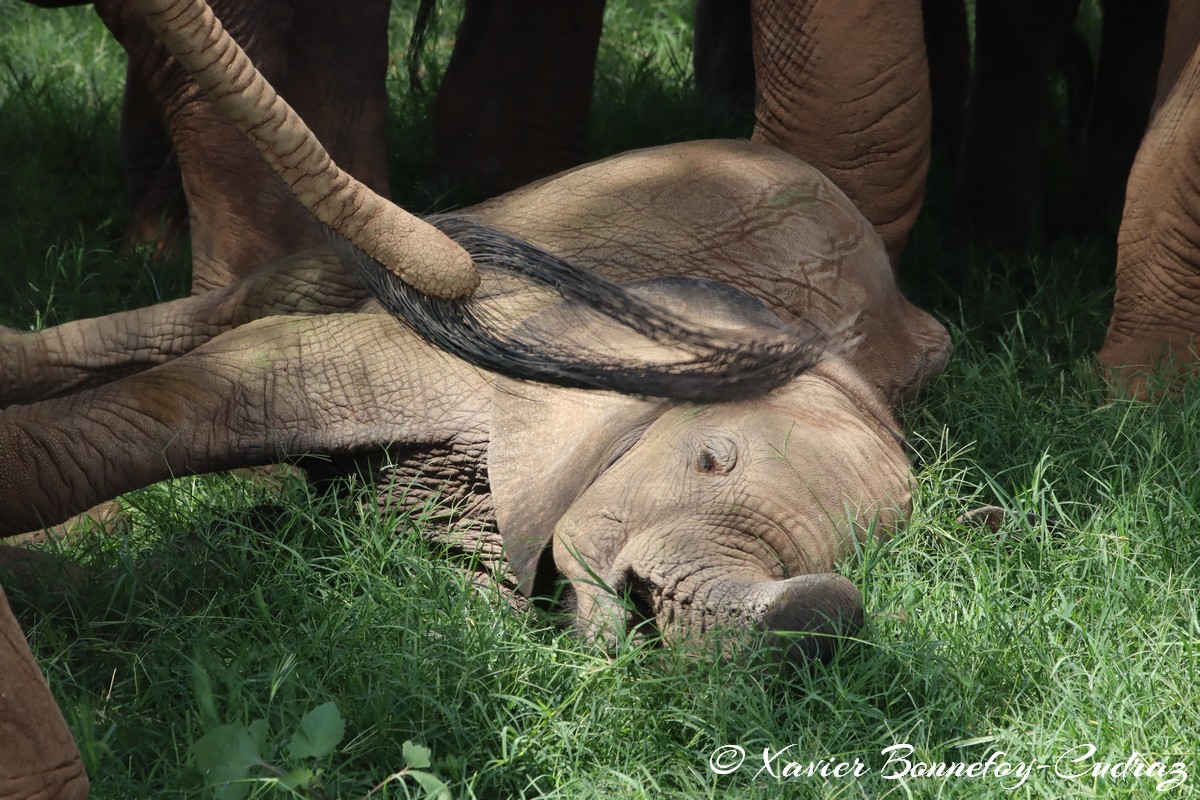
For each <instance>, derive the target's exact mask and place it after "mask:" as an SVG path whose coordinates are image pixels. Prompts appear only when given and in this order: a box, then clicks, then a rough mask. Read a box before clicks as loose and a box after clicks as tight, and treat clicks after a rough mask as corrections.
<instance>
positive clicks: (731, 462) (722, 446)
mask: <svg viewBox="0 0 1200 800" xmlns="http://www.w3.org/2000/svg"><path fill="white" fill-rule="evenodd" d="M694 463H695V467H696V472H699V473H701V474H702V475H728V474H729V473H730V472H732V471H733V468H734V467H736V466H737V448H736V447H735V446H734V444H733V442H727V441H720V440H716V441H712V442H706V443H705V444H703V445H701V446H700V452H699V453H697V454H696V460H695V462H694Z"/></svg>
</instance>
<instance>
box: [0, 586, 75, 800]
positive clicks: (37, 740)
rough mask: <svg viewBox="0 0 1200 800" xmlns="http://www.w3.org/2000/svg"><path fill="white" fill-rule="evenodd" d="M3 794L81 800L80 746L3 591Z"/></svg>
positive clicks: (0, 709) (0, 651) (0, 603)
mask: <svg viewBox="0 0 1200 800" xmlns="http://www.w3.org/2000/svg"><path fill="white" fill-rule="evenodd" d="M0 676H3V687H2V688H0V797H5V798H8V797H13V798H17V797H21V798H24V797H46V798H51V797H53V798H63V800H83V798H85V797H87V794H88V779H87V775H86V774H85V773H84V770H83V760H82V759H81V758H80V757H79V749H78V748H77V747H76V746H75V740H74V739H72V738H71V731H70V730H69V729H68V728H67V723H66V721H65V720H64V719H63V715H62V712H61V711H59V710H58V706H57V705H56V704H55V702H54V698H53V697H52V696H51V695H50V689H49V687H48V686H46V680H45V678H43V677H42V672H41V670H39V669H38V666H37V664H36V663H35V662H34V660H33V655H32V654H31V653H30V652H29V646H28V645H27V644H26V643H25V637H24V636H23V635H22V633H21V626H20V625H18V624H17V620H16V618H14V617H13V614H12V610H11V609H10V608H9V607H8V599H7V598H6V597H5V596H4V591H3V589H0Z"/></svg>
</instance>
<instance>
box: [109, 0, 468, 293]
mask: <svg viewBox="0 0 1200 800" xmlns="http://www.w3.org/2000/svg"><path fill="white" fill-rule="evenodd" d="M132 3H133V5H134V7H135V8H137V9H138V10H139V11H140V12H141V13H142V14H143V15H144V16H145V18H146V22H147V24H148V25H149V26H150V28H151V29H152V30H154V32H155V34H156V35H157V36H158V37H159V38H160V39H161V40H162V42H163V44H164V45H165V46H166V47H167V49H168V50H170V51H171V54H172V55H174V57H175V58H176V59H177V60H178V61H179V62H180V64H182V65H183V67H184V68H185V69H186V70H187V71H188V72H189V73H191V75H192V77H193V78H194V79H195V81H196V83H197V84H199V85H200V87H201V88H202V89H203V90H204V91H205V92H206V93H207V95H208V96H209V98H210V99H211V100H212V101H213V103H214V104H215V105H216V106H217V107H218V108H220V109H221V110H222V111H223V112H224V113H225V114H226V115H227V116H228V117H229V119H230V120H231V121H232V122H233V123H234V124H235V125H236V126H237V127H238V129H239V130H241V131H242V132H243V133H244V134H246V136H248V137H249V138H250V139H251V140H252V141H253V142H254V144H255V146H256V147H258V149H259V151H260V152H261V153H262V155H263V157H264V158H265V159H266V161H267V163H268V164H269V165H270V166H271V168H272V169H273V170H274V171H275V172H276V173H277V174H278V175H279V177H280V178H282V179H283V181H284V183H286V184H287V186H288V187H289V188H290V189H291V190H292V192H293V193H294V194H295V195H296V197H297V199H298V200H299V201H300V203H301V204H302V205H303V206H304V207H305V208H307V209H308V210H309V211H310V212H311V213H312V214H313V216H315V217H316V218H317V219H319V220H320V221H321V222H323V223H324V224H326V225H328V226H329V227H330V228H332V229H333V230H334V231H336V232H337V233H338V234H340V235H341V236H343V237H345V238H346V239H348V240H349V241H351V242H353V243H354V245H355V246H356V247H358V248H359V249H360V250H362V251H363V252H365V253H366V254H367V255H369V256H371V257H372V258H373V259H375V260H376V261H378V262H379V263H381V264H384V265H387V267H388V268H389V269H390V270H391V271H393V272H394V273H395V274H396V275H397V276H399V277H400V278H401V279H402V280H404V281H405V282H406V283H408V284H409V285H411V286H412V287H413V288H415V289H417V290H418V291H420V292H421V293H423V294H427V295H432V296H434V297H439V298H443V299H455V298H459V297H463V296H466V295H469V294H470V293H471V292H473V291H474V290H475V287H476V286H478V284H479V276H478V273H477V272H476V270H475V267H474V265H473V263H472V261H471V257H470V256H469V255H468V254H467V252H466V251H465V250H463V248H461V247H460V246H459V245H457V244H456V243H455V242H454V241H452V240H451V239H450V238H449V237H447V236H446V235H444V234H442V233H441V232H439V231H438V230H437V229H436V228H434V227H433V226H431V225H429V224H428V223H426V222H424V221H422V220H420V219H418V218H416V217H414V216H413V215H411V214H409V213H407V212H405V211H404V210H403V209H401V208H400V207H398V206H396V205H393V204H392V203H391V202H389V201H388V200H386V199H385V198H383V197H380V196H379V195H378V194H376V193H375V192H373V191H371V189H369V188H368V187H367V186H365V185H364V184H362V183H361V182H360V181H358V180H356V179H355V178H354V177H352V176H351V175H349V174H348V173H346V172H345V171H343V170H342V169H340V168H339V167H338V166H337V165H336V164H334V163H333V160H332V159H331V158H330V157H329V154H328V153H327V152H326V151H325V149H324V148H323V147H321V145H320V143H319V142H318V141H317V138H316V136H315V135H313V133H312V131H311V130H309V128H308V126H306V125H305V124H304V121H303V120H301V119H300V117H299V116H298V115H297V114H296V112H295V111H293V110H292V108H291V107H290V106H289V105H288V104H287V103H286V102H284V100H283V98H281V97H280V96H279V95H278V93H277V92H276V91H275V90H274V88H272V87H271V85H270V84H269V83H267V81H266V80H265V79H264V78H263V76H262V75H261V74H260V73H259V72H258V70H257V69H255V67H254V65H253V64H252V63H251V62H250V59H249V58H248V57H247V56H246V54H245V52H244V51H243V50H242V48H241V47H239V46H238V44H237V42H235V41H233V39H232V38H231V37H230V36H228V35H226V33H225V31H224V28H222V26H221V23H220V22H219V21H218V20H217V18H216V17H215V16H214V15H213V13H212V10H211V9H210V8H209V7H208V4H207V3H206V2H204V0H132Z"/></svg>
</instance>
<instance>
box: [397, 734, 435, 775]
mask: <svg viewBox="0 0 1200 800" xmlns="http://www.w3.org/2000/svg"><path fill="white" fill-rule="evenodd" d="M401 752H402V753H403V754H404V763H405V764H406V765H407V766H408V768H409V769H429V766H430V764H432V763H433V762H432V761H430V758H429V756H430V755H431V753H432V751H431V750H430V749H429V748H428V747H424V746H422V745H419V744H415V743H414V742H412V741H406V742H405V743H404V745H403V746H402V749H401Z"/></svg>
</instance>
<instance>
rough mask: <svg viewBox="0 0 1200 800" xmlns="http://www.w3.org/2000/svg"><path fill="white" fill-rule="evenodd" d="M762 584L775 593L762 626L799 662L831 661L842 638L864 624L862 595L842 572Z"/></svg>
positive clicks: (782, 651)
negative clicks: (813, 660) (840, 573)
mask: <svg viewBox="0 0 1200 800" xmlns="http://www.w3.org/2000/svg"><path fill="white" fill-rule="evenodd" d="M759 586H762V587H763V590H764V591H765V592H767V593H768V595H770V596H771V599H770V601H769V603H768V605H767V610H766V613H765V614H764V615H763V617H762V621H761V623H760V627H761V628H762V629H763V630H764V631H767V632H768V635H769V636H770V637H771V639H772V640H773V643H774V644H775V645H776V646H777V648H778V650H779V652H780V654H781V655H782V656H783V657H784V658H785V659H786V660H787V661H789V662H791V663H793V664H797V665H799V664H803V663H804V662H807V661H809V660H812V659H820V660H822V661H825V660H828V659H829V658H830V656H832V655H833V651H834V648H835V647H836V646H837V643H838V641H839V640H840V639H841V638H842V637H843V636H847V635H849V634H852V633H854V632H855V631H856V630H858V629H859V628H860V627H861V626H862V621H863V607H862V595H860V594H859V592H858V587H856V586H855V585H854V584H853V583H851V582H850V581H849V580H847V579H846V578H843V577H842V576H841V575H837V574H835V573H832V572H823V573H820V574H816V575H801V576H799V577H797V578H789V579H787V580H784V581H764V582H763V584H759Z"/></svg>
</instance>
